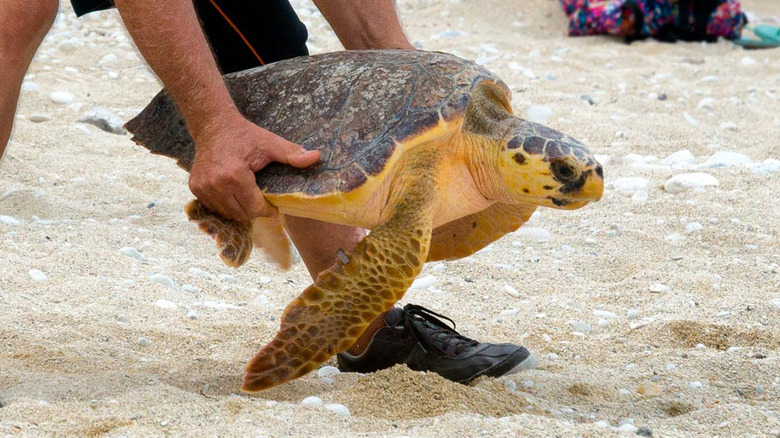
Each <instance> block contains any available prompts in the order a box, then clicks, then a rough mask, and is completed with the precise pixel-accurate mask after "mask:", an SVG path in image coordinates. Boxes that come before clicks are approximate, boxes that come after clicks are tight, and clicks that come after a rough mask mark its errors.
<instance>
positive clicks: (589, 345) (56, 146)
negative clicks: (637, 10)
mask: <svg viewBox="0 0 780 438" xmlns="http://www.w3.org/2000/svg"><path fill="white" fill-rule="evenodd" d="M64 3H67V2H64ZM743 4H744V8H745V9H746V10H748V11H750V12H751V13H752V14H753V15H754V16H755V17H757V18H762V17H764V18H768V19H770V20H771V19H774V20H777V17H778V16H780V5H778V4H777V2H776V1H775V0H745V1H744V3H743ZM294 5H295V6H296V9H297V10H298V12H299V14H300V15H301V18H302V19H303V20H304V21H305V22H306V24H307V25H308V27H309V32H310V35H311V38H310V47H311V50H312V52H313V53H319V52H325V51H333V50H338V49H339V48H340V46H339V44H338V40H337V39H336V38H335V36H334V35H333V33H332V32H331V31H330V29H329V27H328V26H327V25H326V24H325V22H324V20H323V19H322V17H321V16H320V15H319V14H317V13H316V9H315V8H314V7H313V6H312V5H311V4H310V3H308V2H304V1H302V0H301V1H295V2H294ZM398 8H399V13H400V15H401V17H402V19H403V22H404V24H405V28H406V30H407V33H408V34H409V36H410V39H411V40H412V41H414V42H415V43H416V44H417V45H418V46H419V47H420V48H423V49H426V50H440V51H447V52H453V53H456V54H458V55H460V56H462V57H466V58H471V59H476V60H478V61H479V62H481V63H483V64H484V65H485V66H486V67H487V68H489V69H490V70H492V71H494V72H495V73H497V74H498V75H499V76H500V77H502V78H503V79H504V81H505V82H506V83H507V84H509V86H510V87H511V88H512V90H513V92H514V101H513V105H514V109H515V112H516V113H517V114H519V115H521V116H525V115H526V114H527V113H528V111H529V108H532V109H531V113H532V115H533V117H545V116H547V117H548V120H547V121H546V124H547V125H549V126H551V127H553V128H555V129H558V130H560V131H563V132H565V133H567V134H570V135H572V136H574V137H576V138H578V139H580V140H582V141H583V142H585V143H586V144H588V145H589V147H590V148H591V150H592V151H593V152H594V153H596V154H598V156H599V159H600V160H601V161H602V164H604V168H605V178H606V191H605V195H604V197H603V199H602V200H601V201H600V202H598V203H595V204H592V205H590V206H588V207H586V208H584V209H581V210H576V211H555V210H551V209H542V210H541V211H539V213H538V214H536V215H534V216H533V218H532V219H531V221H530V222H529V223H528V224H527V225H526V226H525V227H524V228H521V230H520V231H518V232H516V233H513V234H511V235H507V236H505V237H504V238H503V239H501V240H500V241H498V242H496V243H495V244H493V245H491V246H490V247H488V248H487V249H485V250H483V251H481V252H479V253H478V254H475V255H473V256H472V257H469V258H467V259H464V260H460V261H455V262H446V263H434V264H429V265H427V266H426V267H425V269H424V271H423V273H422V274H421V277H424V279H423V280H421V282H420V283H418V287H416V288H413V289H412V290H410V291H409V292H408V293H407V294H406V296H405V297H404V299H403V301H402V303H409V302H412V303H415V304H420V305H423V306H426V307H429V308H430V309H433V310H434V311H437V312H441V313H444V314H446V315H447V316H449V317H452V318H453V319H454V320H455V321H456V322H457V323H458V326H457V328H458V330H459V331H461V332H462V333H463V334H465V335H468V336H470V337H473V338H476V339H479V340H482V341H490V342H512V343H521V344H523V345H525V346H527V347H528V348H529V349H531V350H533V351H534V352H535V353H536V355H537V357H538V358H539V365H538V368H537V369H535V370H532V371H528V372H523V373H521V374H516V375H511V376H506V377H503V378H500V379H481V380H479V381H477V382H475V383H474V384H473V385H470V386H464V385H460V384H456V383H452V382H449V381H446V380H444V379H442V378H440V377H438V376H437V375H434V374H425V373H417V372H413V371H410V370H408V369H406V368H405V367H402V366H397V367H394V368H392V369H389V370H385V371H382V372H379V373H375V374H369V375H358V374H353V373H343V374H338V375H333V376H330V377H327V378H323V377H318V375H317V373H316V372H315V373H312V374H310V375H308V376H306V377H303V378H300V379H298V380H295V381H293V382H290V383H287V384H285V385H282V386H280V387H277V388H274V389H271V390H269V391H265V392H262V393H260V394H257V395H254V396H248V395H245V394H242V393H240V392H239V391H238V388H239V385H240V383H241V378H242V375H243V369H244V367H245V365H246V363H247V361H248V360H249V359H250V358H251V357H252V356H253V355H254V353H255V352H256V351H257V349H258V348H259V347H260V346H262V345H263V344H264V343H265V342H267V341H268V340H269V339H271V337H272V336H273V334H274V332H275V330H276V328H277V325H278V323H279V316H280V314H281V311H282V309H283V308H284V307H285V306H286V304H287V303H288V302H289V301H290V300H291V299H292V298H293V297H294V296H296V295H297V294H298V293H299V292H300V291H301V290H302V289H303V288H304V287H305V286H307V285H308V284H309V283H310V279H309V277H308V275H307V273H306V270H305V268H304V267H303V265H302V264H301V263H298V264H296V265H295V266H294V267H293V269H292V270H290V271H288V272H280V271H277V270H276V269H274V267H273V266H272V265H270V264H268V263H266V262H265V261H264V260H263V259H262V257H254V258H253V259H251V260H250V262H249V263H248V264H247V265H246V266H244V267H242V268H241V269H238V270H230V269H229V268H227V267H225V266H223V265H222V263H221V262H220V260H219V258H218V257H217V256H216V251H215V248H214V246H213V244H212V242H211V240H210V239H208V238H207V237H205V236H203V235H201V234H200V232H199V231H198V230H197V229H196V227H195V226H193V225H192V224H190V223H188V222H187V220H186V217H185V215H184V213H183V205H184V204H185V203H186V202H187V201H188V200H189V199H190V198H191V194H190V193H189V191H188V189H187V175H186V173H185V172H184V171H182V170H181V169H179V168H178V167H176V166H175V164H174V163H173V161H171V160H169V159H167V158H163V157H157V156H153V155H151V154H148V153H147V152H146V151H145V150H144V149H142V148H141V147H138V146H136V145H134V144H133V143H132V142H131V141H130V139H129V136H128V135H116V134H111V133H107V132H104V131H102V130H100V129H98V128H96V127H94V126H91V125H87V124H83V123H78V122H77V120H79V118H80V116H81V114H82V113H84V112H85V111H87V110H89V109H90V108H92V107H94V106H100V107H104V108H107V109H109V110H110V111H113V112H114V113H116V114H117V115H119V116H120V117H122V118H123V119H124V120H128V119H129V118H131V117H132V116H133V115H135V114H136V113H137V112H138V111H139V110H140V109H141V108H142V107H143V106H145V105H146V103H147V102H148V101H149V100H150V99H151V97H152V96H153V95H154V94H155V93H156V92H157V91H158V90H159V88H160V84H159V83H158V82H157V80H156V79H155V78H154V76H153V75H152V74H151V73H150V72H149V70H148V69H147V67H146V66H145V65H144V63H143V62H142V60H141V59H140V58H139V57H138V55H137V54H136V53H135V51H134V49H133V48H132V45H131V42H130V40H129V38H128V36H127V35H126V33H125V32H124V30H123V29H122V27H121V24H120V21H119V18H118V15H116V13H115V12H102V13H98V14H94V15H91V16H88V17H86V18H83V19H80V20H77V19H76V17H75V16H74V14H73V12H72V10H71V9H70V6H69V5H67V6H66V5H63V10H62V11H61V13H60V16H59V18H58V21H57V23H56V25H55V28H54V30H53V31H52V32H51V34H50V35H49V37H48V38H47V40H46V41H45V42H44V44H43V47H42V49H41V51H40V52H39V54H38V57H37V59H36V61H35V62H34V63H33V65H32V67H31V69H30V72H29V77H28V78H27V81H26V84H25V91H23V93H22V97H21V102H20V106H19V111H18V116H17V120H16V126H15V130H14V133H13V137H12V141H11V144H10V146H9V149H8V151H7V153H6V157H5V158H4V160H3V162H2V167H1V168H0V254H2V262H0V403H2V406H3V407H1V408H0V436H5V437H17V436H24V437H66V436H67V437H103V436H105V437H140V436H144V437H151V436H172V437H204V436H207V437H261V436H272V437H282V436H338V437H352V436H425V437H456V436H490V437H494V436H496V437H498V436H502V437H503V436H522V437H579V436H582V437H609V436H634V435H635V434H636V433H637V432H641V433H644V434H645V436H647V434H648V430H650V431H652V436H654V437H704V436H706V437H737V436H746V437H748V436H750V437H776V436H778V434H780V357H779V356H780V355H779V354H778V343H779V341H780V267H779V266H778V264H780V249H779V248H780V245H779V244H778V238H780V208H779V207H778V193H780V180H779V178H780V172H778V170H780V162H778V161H776V160H778V159H780V102H778V94H780V50H773V51H745V50H742V49H741V48H739V47H736V46H734V45H733V44H731V43H729V42H726V41H721V42H719V43H717V44H700V43H679V44H674V45H670V44H662V43H658V42H653V41H647V42H639V43H635V44H632V45H630V46H629V45H625V44H624V43H623V42H622V41H620V40H617V39H612V38H568V37H567V36H566V29H567V19H566V17H565V16H564V15H563V13H562V12H561V10H560V6H559V4H558V2H556V1H549V0H523V1H512V2H509V1H499V0H483V1H480V2H477V1H443V2H436V1H432V0H405V1H403V0H400V1H399V2H398ZM111 55H114V56H111ZM55 91H66V92H69V93H71V94H72V95H73V96H72V98H73V101H72V102H70V103H65V104H55V103H53V102H52V100H51V98H50V93H52V92H55ZM69 97H70V96H67V95H66V96H64V98H63V99H64V100H65V101H66V102H67V101H68V100H69ZM540 107H543V108H540ZM33 120H38V121H37V122H36V121H33ZM685 151H688V152H687V153H686V152H685ZM729 152H733V153H737V154H742V155H735V154H733V153H731V154H729ZM672 154H674V155H672ZM716 154H717V155H716ZM670 156H671V157H670ZM773 160H774V161H773ZM691 172H697V173H705V174H708V175H710V176H712V177H714V178H715V179H716V180H717V183H718V185H717V186H705V187H700V188H697V189H691V190H686V191H681V192H678V193H673V192H675V191H676V190H674V187H677V186H674V187H673V185H672V184H669V185H668V186H667V189H666V190H665V189H664V185H665V184H666V183H667V181H668V180H669V179H670V178H672V177H673V176H675V175H678V174H685V173H691ZM134 251H135V252H134ZM507 290H509V291H510V292H514V291H517V292H518V293H508V292H507ZM516 295H519V296H516ZM328 364H329V365H334V364H335V360H331V361H330V362H329V363H328ZM310 396H316V397H319V398H320V399H321V400H322V401H323V402H324V404H325V405H327V404H331V403H335V404H341V405H343V406H345V407H346V408H347V409H348V410H349V412H350V414H351V415H350V416H349V417H345V416H341V415H338V414H337V413H335V412H333V411H331V410H329V409H328V408H327V407H325V406H321V407H317V406H306V405H302V404H301V401H302V400H303V399H304V398H306V397H310ZM640 428H641V429H640Z"/></svg>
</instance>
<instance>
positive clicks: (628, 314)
mask: <svg viewBox="0 0 780 438" xmlns="http://www.w3.org/2000/svg"><path fill="white" fill-rule="evenodd" d="M638 317H639V310H637V309H631V310H629V311H628V312H626V318H628V319H637V318H638Z"/></svg>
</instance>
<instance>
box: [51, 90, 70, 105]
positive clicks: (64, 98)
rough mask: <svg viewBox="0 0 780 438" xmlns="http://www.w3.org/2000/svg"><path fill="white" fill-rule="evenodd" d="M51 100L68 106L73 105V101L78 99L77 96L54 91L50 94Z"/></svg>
mask: <svg viewBox="0 0 780 438" xmlns="http://www.w3.org/2000/svg"><path fill="white" fill-rule="evenodd" d="M49 99H51V101H52V102H54V103H56V104H58V105H68V104H70V103H73V101H74V100H75V99H76V96H74V95H73V94H72V93H69V92H67V91H54V92H52V93H51V94H49Z"/></svg>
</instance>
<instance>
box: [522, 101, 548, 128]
mask: <svg viewBox="0 0 780 438" xmlns="http://www.w3.org/2000/svg"><path fill="white" fill-rule="evenodd" d="M552 115H553V111H552V109H550V107H548V106H544V105H531V106H530V107H528V111H527V112H526V117H527V118H528V120H529V121H531V122H534V123H539V124H545V123H547V121H548V120H550V117H552Z"/></svg>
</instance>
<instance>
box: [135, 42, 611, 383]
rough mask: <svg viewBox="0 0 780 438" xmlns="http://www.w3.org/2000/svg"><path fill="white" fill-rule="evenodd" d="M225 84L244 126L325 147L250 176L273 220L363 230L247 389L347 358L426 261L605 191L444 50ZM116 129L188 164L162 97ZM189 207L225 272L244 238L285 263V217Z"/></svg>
mask: <svg viewBox="0 0 780 438" xmlns="http://www.w3.org/2000/svg"><path fill="white" fill-rule="evenodd" d="M225 82H226V83H227V85H228V88H229V90H230V92H231V94H232V96H233V99H234V101H235V103H236V105H237V106H238V108H239V109H240V110H241V111H242V112H243V114H244V115H245V116H246V117H247V118H248V119H249V120H252V121H253V122H255V123H256V124H258V125H259V126H261V127H263V128H266V129H268V130H270V131H272V132H275V133H276V134H278V135H280V136H282V137H284V138H286V139H288V140H290V141H293V142H296V143H299V144H301V145H303V146H304V147H305V148H307V149H318V150H319V151H320V152H321V157H320V160H319V162H318V163H317V164H315V165H314V166H312V167H310V168H307V169H296V168H293V167H290V166H287V165H282V164H279V163H274V164H271V165H269V166H268V167H266V168H265V169H263V170H261V171H260V172H258V173H257V184H258V185H259V187H260V188H261V189H262V191H263V192H264V195H265V197H266V199H267V200H268V201H269V202H270V203H271V204H273V205H275V206H276V207H278V209H279V212H280V213H281V214H282V215H292V216H303V217H308V218H313V219H320V220H324V221H328V222H333V223H339V224H346V225H354V226H358V227H363V228H367V229H370V230H371V232H370V234H369V235H368V236H367V237H365V238H364V239H363V240H362V241H361V242H360V243H359V244H358V246H357V247H356V248H355V249H354V250H353V251H351V252H350V253H345V252H343V251H340V252H339V254H338V261H337V262H336V263H335V264H334V265H333V266H332V267H331V268H330V269H328V270H327V271H325V272H322V273H321V274H320V275H319V276H318V277H317V279H316V281H315V282H314V284H312V285H311V286H309V287H308V288H306V289H305V290H304V291H303V293H301V294H300V295H299V296H298V297H297V298H295V299H294V300H293V301H292V302H291V303H290V304H289V305H288V306H287V308H286V310H285V311H284V315H283V317H282V322H281V327H280V329H279V331H278V332H277V334H276V337H275V338H274V340H273V341H271V342H270V343H268V344H267V345H266V346H264V347H263V348H262V349H261V350H260V351H259V352H258V353H257V355H256V356H255V357H254V358H253V359H252V361H251V362H250V363H249V365H248V367H247V372H246V376H245V379H244V385H243V388H242V389H243V390H244V391H247V392H255V391H260V390H263V389H266V388H269V387H272V386H275V385H278V384H280V383H283V382H286V381H288V380H291V379H294V378H296V377H299V376H302V375H304V374H306V373H308V372H309V371H311V370H312V369H314V368H315V367H317V366H318V365H320V364H322V363H323V362H325V361H326V360H328V358H330V357H331V356H333V355H335V354H336V353H339V352H341V351H344V350H346V349H348V348H349V347H351V346H352V344H353V343H354V342H355V341H356V340H357V338H358V337H359V336H360V335H361V334H362V333H363V331H364V330H365V329H366V328H367V327H368V324H369V323H370V322H371V321H373V320H374V319H375V318H376V317H377V316H378V315H380V314H381V313H383V312H385V311H386V310H388V309H389V308H391V307H392V306H393V305H394V304H395V303H396V301H398V300H400V299H401V297H402V296H403V295H404V292H406V289H407V288H408V287H409V286H410V285H411V284H412V281H413V280H414V278H415V276H416V275H417V274H418V273H419V272H420V269H421V268H422V266H423V263H425V262H426V261H434V260H445V259H457V258H461V257H466V256H468V255H470V254H473V253H474V252H476V251H478V250H479V249H481V248H483V247H485V246H486V245H488V244H489V243H491V242H493V241H495V240H496V239H498V238H500V237H501V236H503V235H504V234H506V233H509V232H512V231H514V230H516V229H517V228H518V227H519V226H520V225H522V224H523V223H524V222H526V221H527V220H528V218H529V217H530V216H531V214H532V213H533V212H534V210H536V208H537V206H546V207H553V208H562V209H574V208H579V207H582V206H584V205H585V204H587V203H589V202H591V201H596V200H598V199H599V198H600V197H601V194H602V190H603V184H604V183H603V174H602V168H601V166H600V165H599V163H598V162H597V161H596V160H595V159H594V158H593V156H592V155H591V154H590V152H589V151H588V149H587V148H586V147H585V146H583V145H582V143H580V142H578V141H577V140H575V139H573V138H571V137H569V136H567V135H564V134H561V133H559V132H557V131H555V130H552V129H550V128H547V127H544V126H541V125H538V124H535V123H531V122H528V121H525V120H523V119H520V118H518V117H516V116H514V115H513V114H512V108H511V106H510V99H511V92H510V90H509V88H508V87H507V86H506V85H505V84H504V83H503V82H502V81H501V80H500V79H499V78H497V77H496V76H495V75H493V74H492V73H490V72H489V71H488V70H486V69H484V68H482V67H480V66H478V65H477V64H475V63H473V62H470V61H466V60H463V59H460V58H458V57H456V56H453V55H448V54H444V53H433V52H422V51H397V50H394V51H349V52H340V53H327V54H322V55H315V56H310V57H301V58H294V59H291V60H286V61H281V62H278V63H275V64H272V65H268V66H266V67H261V68H257V69H253V70H248V71H244V72H240V73H235V74H229V75H226V76H225ZM127 129H128V130H129V131H130V132H132V133H133V134H134V137H133V140H134V141H135V142H136V143H138V144H141V145H143V146H144V147H146V148H148V149H149V150H151V151H152V152H153V153H156V154H162V155H166V156H169V157H172V158H175V159H176V160H178V163H179V164H180V165H181V166H182V167H183V168H185V169H190V166H191V165H192V161H193V158H194V155H195V149H194V146H193V142H192V139H191V138H190V136H189V135H188V133H187V129H186V127H185V122H184V120H183V119H182V116H181V115H180V113H179V112H178V111H177V109H176V107H175V105H174V104H173V101H172V100H171V98H170V97H169V95H168V94H167V93H166V92H165V91H163V92H161V93H160V94H159V95H158V96H157V97H155V98H154V100H153V101H152V102H151V103H150V104H149V106H147V107H146V108H145V109H144V110H143V111H142V112H141V113H140V114H139V115H138V116H137V117H136V118H134V119H133V120H131V121H130V122H129V123H128V124H127ZM186 211H187V214H188V216H189V217H190V219H191V220H193V221H196V222H199V224H200V226H201V229H203V230H204V231H205V232H207V233H209V234H211V235H212V237H214V238H215V240H216V241H217V244H218V246H219V247H220V250H221V254H220V255H221V257H222V259H223V261H224V262H225V263H226V264H228V265H230V266H234V267H238V266H240V265H241V264H242V263H243V262H244V261H246V259H247V257H248V256H249V253H250V252H251V248H252V242H253V240H254V242H255V244H256V245H257V244H260V245H261V246H262V247H263V248H264V250H266V252H267V253H268V254H269V255H270V256H271V258H274V259H276V260H277V261H278V262H279V263H280V264H281V265H283V266H286V265H289V256H288V255H287V254H289V241H288V240H287V238H286V236H285V234H284V231H283V229H282V227H281V218H272V219H258V220H256V221H255V222H254V223H250V222H232V221H228V220H225V219H224V218H221V217H219V216H217V215H215V214H212V213H211V212H209V211H207V210H206V209H204V208H203V207H202V206H201V205H200V204H199V203H198V202H197V200H195V201H192V202H190V204H188V206H187V208H186Z"/></svg>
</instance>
